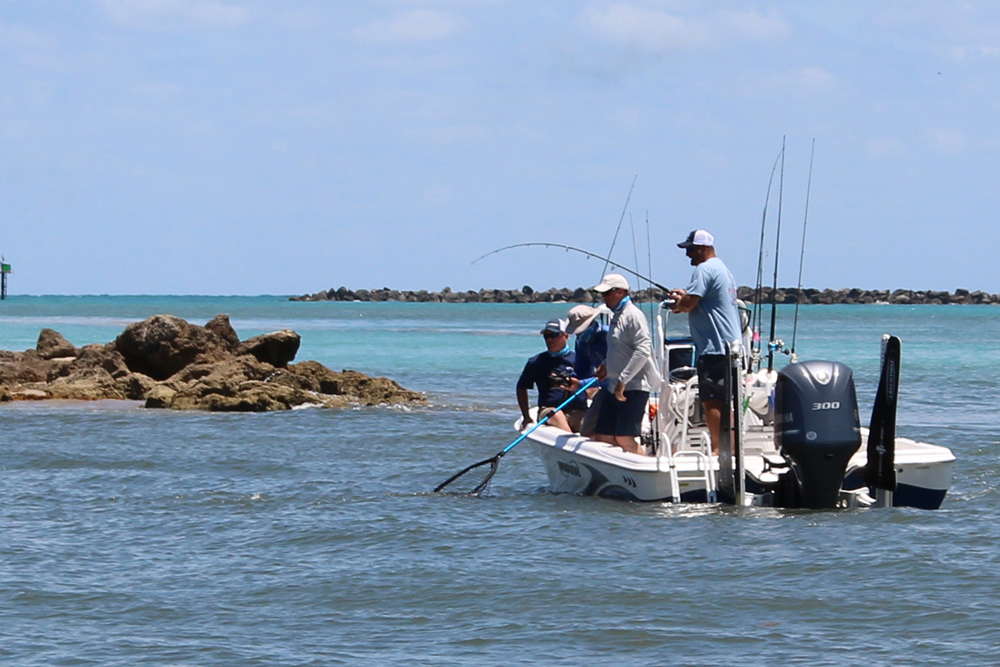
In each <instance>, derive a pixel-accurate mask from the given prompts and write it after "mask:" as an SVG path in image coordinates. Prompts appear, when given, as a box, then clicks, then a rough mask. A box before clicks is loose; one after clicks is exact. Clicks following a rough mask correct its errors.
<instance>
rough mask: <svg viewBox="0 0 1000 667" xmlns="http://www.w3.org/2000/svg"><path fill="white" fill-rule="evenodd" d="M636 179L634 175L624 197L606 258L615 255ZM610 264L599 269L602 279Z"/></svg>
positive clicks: (605, 264)
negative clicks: (623, 204) (619, 233)
mask: <svg viewBox="0 0 1000 667" xmlns="http://www.w3.org/2000/svg"><path fill="white" fill-rule="evenodd" d="M638 179H639V174H636V175H635V177H633V178H632V186H631V187H630V188H629V189H628V197H625V206H623V207H622V214H621V217H620V218H618V228H617V229H615V236H614V238H612V239H611V250H608V257H611V255H613V254H615V244H616V243H618V232H620V231H621V230H622V222H624V220H625V213H626V212H627V211H628V203H629V202H630V201H631V200H632V191H633V190H635V182H636V181H637V180H638ZM610 263H611V262H610V261H605V262H604V268H603V269H601V276H602V277H603V276H604V274H605V273H607V271H608V264H610ZM636 266H638V264H636Z"/></svg>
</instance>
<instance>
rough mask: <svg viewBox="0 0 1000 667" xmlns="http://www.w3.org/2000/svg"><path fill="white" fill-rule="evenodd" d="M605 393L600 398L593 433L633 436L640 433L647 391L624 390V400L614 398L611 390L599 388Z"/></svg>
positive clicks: (647, 397) (647, 398)
mask: <svg viewBox="0 0 1000 667" xmlns="http://www.w3.org/2000/svg"><path fill="white" fill-rule="evenodd" d="M601 392H602V393H604V392H607V395H606V396H604V397H603V398H602V399H601V407H600V412H598V413H597V425H596V426H595V427H594V433H596V434H598V435H622V436H630V435H631V436H635V435H639V434H641V433H642V416H643V415H644V414H645V412H646V401H648V400H649V392H648V391H639V390H635V391H626V392H625V400H624V401H619V400H618V399H617V398H615V394H614V392H613V391H609V390H607V389H601Z"/></svg>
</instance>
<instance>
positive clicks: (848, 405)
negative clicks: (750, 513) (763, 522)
mask: <svg viewBox="0 0 1000 667" xmlns="http://www.w3.org/2000/svg"><path fill="white" fill-rule="evenodd" d="M774 412H775V424H774V436H775V444H776V445H777V447H778V451H779V452H781V454H782V455H783V456H784V457H785V458H786V459H787V460H788V462H789V465H790V467H791V471H790V472H788V473H786V474H784V475H782V483H781V484H779V489H778V497H777V498H776V499H775V500H776V504H777V505H779V506H782V507H806V508H809V509H827V508H832V507H836V506H837V499H838V497H839V495H840V487H841V485H842V484H843V481H844V473H845V471H846V470H847V462H848V461H849V460H850V458H851V457H852V456H853V455H854V453H855V452H857V451H858V448H859V447H861V421H860V419H859V418H858V398H857V393H856V392H855V389H854V373H853V371H851V369H850V368H848V367H847V366H845V365H844V364H841V363H838V362H836V361H804V362H800V363H797V364H789V365H788V366H786V367H785V368H784V369H782V370H781V371H779V372H778V380H777V383H776V384H775V387H774Z"/></svg>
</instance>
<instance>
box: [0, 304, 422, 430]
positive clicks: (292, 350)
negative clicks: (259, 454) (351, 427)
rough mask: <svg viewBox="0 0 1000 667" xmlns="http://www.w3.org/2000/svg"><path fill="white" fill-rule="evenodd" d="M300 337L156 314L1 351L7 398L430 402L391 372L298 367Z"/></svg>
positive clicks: (47, 333)
mask: <svg viewBox="0 0 1000 667" xmlns="http://www.w3.org/2000/svg"><path fill="white" fill-rule="evenodd" d="M299 342H300V338H299V335H298V334H297V333H295V332H294V331H290V330H288V329H284V330H282V331H275V332H272V333H268V334H264V335H261V336H255V337H253V338H249V339H247V340H244V341H241V340H240V338H239V336H237V335H236V331H234V330H233V327H232V325H231V324H230V323H229V317H228V316H226V315H218V316H216V317H215V318H214V319H212V321H210V322H208V323H207V324H206V325H205V326H203V327H202V326H198V325H194V324H190V323H189V322H187V321H186V320H183V319H181V318H179V317H175V316H173V315H154V316H153V317H150V318H149V319H147V320H144V321H142V322H135V323H133V324H130V325H128V326H127V327H126V328H125V330H124V331H123V332H122V333H121V335H119V336H118V337H117V338H116V339H115V340H114V341H113V342H111V343H107V344H106V345H102V344H99V343H97V344H93V345H85V346H83V347H80V348H77V347H75V346H74V345H73V344H72V343H70V342H69V341H67V340H66V339H65V338H64V337H63V336H62V335H61V334H60V333H59V332H57V331H53V330H52V329H42V331H41V333H40V334H39V336H38V342H37V344H36V345H35V348H34V349H31V350H25V351H24V352H7V351H0V401H10V400H33V399H34V400H39V399H78V400H99V399H131V400H141V401H145V406H146V407H147V408H169V409H174V410H209V411H227V412H231V411H235V412H265V411H270V410H288V409H291V408H294V407H298V406H304V405H314V406H317V407H329V408H342V407H346V406H348V405H351V404H360V405H380V404H392V403H420V402H424V401H425V400H426V399H425V398H424V396H423V395H422V394H419V393H417V392H414V391H409V390H407V389H404V388H402V387H400V386H399V385H398V384H397V383H396V382H394V381H393V380H390V379H388V378H380V377H369V376H367V375H364V374H362V373H358V372H356V371H350V370H345V371H341V372H336V371H332V370H330V369H329V368H327V367H326V366H324V365H323V364H320V363H319V362H316V361H303V362H301V363H298V364H292V363H291V361H292V360H293V359H294V358H295V354H296V353H297V352H298V349H299Z"/></svg>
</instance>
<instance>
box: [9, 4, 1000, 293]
mask: <svg viewBox="0 0 1000 667" xmlns="http://www.w3.org/2000/svg"><path fill="white" fill-rule="evenodd" d="M0 82H2V83H0V151H2V160H0V254H2V255H3V257H4V258H5V261H6V262H8V263H10V264H11V265H12V267H13V270H14V273H13V274H12V275H11V276H10V277H9V289H10V292H11V293H12V294H220V295H224V294H248V295H253V294H282V295H284V294H288V295H297V294H306V293H313V292H318V291H320V290H325V289H328V288H337V287H340V286H346V287H348V288H351V289H360V288H366V289H372V288H378V287H390V288H393V289H400V290H405V289H409V290H419V289H427V290H441V289H443V288H444V287H446V286H448V287H451V288H452V289H453V290H467V289H474V290H478V289H480V288H505V289H511V288H519V287H521V286H523V285H529V286H532V287H533V288H534V289H547V288H550V287H577V286H591V285H594V284H596V283H597V282H598V280H599V278H600V276H601V271H602V268H603V263H602V262H600V261H596V260H587V259H586V258H585V257H583V256H582V255H578V254H573V253H566V252H563V251H559V250H554V249H545V248H520V249H512V250H506V251H503V252H500V253H497V254H494V255H491V256H489V257H487V258H485V259H482V260H480V261H478V262H476V263H473V260H475V259H476V258H477V257H479V256H481V255H483V254H485V253H488V252H490V251H491V250H494V249H497V248H500V247H502V246H506V245H510V244H516V243H525V242H554V243H563V244H568V245H572V246H575V247H580V248H583V249H586V250H588V251H590V252H594V253H597V254H599V255H606V254H608V253H609V252H611V251H612V241H613V239H614V238H615V236H616V232H617V241H616V242H615V243H614V249H613V253H612V255H613V259H614V260H615V261H617V262H619V263H622V264H625V265H627V266H630V267H638V269H637V270H638V271H639V272H640V273H642V274H644V275H648V276H649V277H651V278H652V279H653V280H655V281H656V282H659V283H661V284H665V285H668V286H678V287H683V286H685V285H686V284H687V282H688V279H689V277H690V273H691V267H690V266H689V265H688V263H687V261H686V259H685V257H684V255H683V251H681V250H679V249H678V248H677V247H676V243H678V242H679V241H682V240H683V239H684V238H685V237H686V235H687V234H688V232H689V231H691V230H693V229H695V228H704V229H707V230H709V231H710V232H712V233H713V234H714V235H715V237H716V250H717V252H718V254H719V256H721V257H722V258H723V260H724V261H725V262H726V263H727V265H728V266H729V268H730V269H731V271H732V273H733V274H734V276H735V277H736V280H737V282H738V283H739V284H741V285H753V284H754V283H755V282H756V275H757V267H758V257H759V244H760V238H761V223H762V219H763V218H764V212H765V202H767V208H766V211H767V214H766V222H765V226H764V233H765V238H766V241H765V245H766V247H767V250H766V262H765V268H764V274H765V276H767V279H766V280H765V283H766V284H769V283H770V282H771V280H772V279H773V276H772V272H773V270H774V259H775V256H776V255H777V257H778V258H779V260H780V261H779V277H778V283H779V285H783V286H794V285H796V284H797V282H798V272H799V266H800V258H801V259H802V260H803V261H802V283H803V285H804V286H805V287H813V288H833V289H839V288H844V287H858V288H862V289H897V288H904V289H935V290H954V289H957V288H966V289H971V290H977V289H981V290H984V291H987V292H991V293H997V292H1000V271H998V270H997V269H996V266H997V263H998V262H997V259H996V255H997V253H998V249H1000V225H998V224H997V219H996V218H997V211H998V210H1000V187H998V185H1000V122H998V121H1000V4H998V3H995V2H985V1H983V2H956V1H954V0H948V1H930V0H905V1H897V0H880V1H879V2H871V1H870V0H859V1H852V0H841V1H838V2H832V1H824V0H810V1H809V2H802V1H801V0H785V1H781V0H779V1H773V2H756V1H754V0H739V1H735V0H734V1H729V0H711V1H709V0H704V1H695V0H623V1H614V2H604V1H593V2H591V1H580V2H578V1H576V0H560V1H559V2H539V1H538V0H530V1H521V0H368V1H366V0H351V1H345V0H272V1H263V0H4V1H3V2H2V3H0ZM783 145H784V146H785V149H784V153H782V146H783ZM813 146H815V149H814V152H813ZM811 155H812V158H811V157H810V156H811ZM779 156H783V160H781V159H779ZM776 161H777V164H778V169H777V171H775V172H774V176H773V180H772V169H773V167H774V165H775V164H776ZM810 169H811V179H810ZM769 183H770V196H768V188H769ZM633 184H634V187H633ZM807 199H808V209H807V207H806V202H807ZM807 210H808V212H807ZM779 213H780V215H779ZM779 220H780V224H781V236H780V239H776V238H775V236H776V231H777V226H778V222H779ZM803 229H805V230H806V237H805V252H804V254H803V253H802V234H803ZM776 246H777V249H776ZM776 250H777V251H776Z"/></svg>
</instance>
